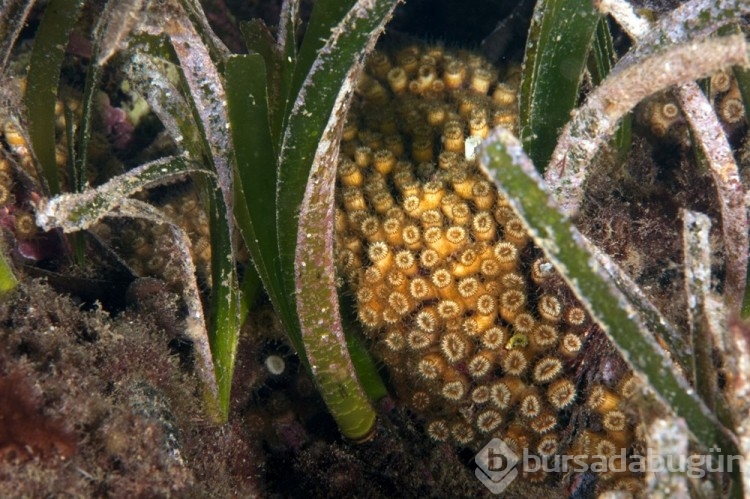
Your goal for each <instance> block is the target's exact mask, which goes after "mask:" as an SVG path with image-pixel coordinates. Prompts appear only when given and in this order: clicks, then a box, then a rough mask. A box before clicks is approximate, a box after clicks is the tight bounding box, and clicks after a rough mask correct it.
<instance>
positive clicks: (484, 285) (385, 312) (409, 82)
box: [336, 46, 640, 490]
mask: <svg viewBox="0 0 750 499" xmlns="http://www.w3.org/2000/svg"><path fill="white" fill-rule="evenodd" d="M518 76H519V75H518V69H517V68H516V67H510V68H507V69H506V71H505V72H504V81H500V79H499V77H498V70H497V69H495V68H494V67H493V66H492V65H490V64H489V63H488V62H487V61H486V60H484V59H483V58H481V57H480V56H477V55H474V54H471V53H468V52H452V51H448V50H445V49H443V48H441V47H417V46H409V47H406V48H403V49H400V50H398V51H396V52H395V53H393V54H387V53H385V52H377V53H375V54H374V55H373V56H372V57H371V58H370V60H369V62H368V65H367V70H366V74H364V75H363V76H362V78H361V80H360V83H359V89H358V96H357V98H356V101H355V103H354V104H353V106H352V110H351V112H350V115H349V117H348V122H347V124H346V126H345V129H344V132H343V139H342V143H341V155H340V158H339V166H338V201H337V202H338V210H337V216H336V236H337V242H336V243H337V249H336V253H337V262H338V263H337V265H338V268H339V272H340V273H341V274H342V275H343V276H345V279H346V281H347V282H348V284H349V286H350V289H351V290H352V291H353V292H354V294H355V296H356V304H357V312H358V317H359V320H360V322H361V323H362V324H363V326H364V328H365V331H366V333H367V334H368V336H369V337H370V338H371V340H372V343H373V349H374V351H375V352H376V354H377V355H378V356H379V358H380V359H381V360H382V361H383V362H384V364H385V365H386V366H387V367H388V370H389V373H390V375H391V376H392V379H393V381H394V383H393V384H394V386H395V387H396V391H397V392H398V395H399V397H400V398H401V399H402V400H404V401H405V403H406V404H407V405H409V406H410V407H411V408H412V409H413V410H415V411H416V412H417V413H419V414H420V415H422V416H423V417H424V419H425V421H426V423H425V426H426V431H427V433H428V435H429V436H430V437H431V438H432V439H434V440H437V441H443V442H450V443H453V444H456V445H459V446H465V447H469V448H473V449H475V450H476V449H479V448H481V447H482V446H483V445H485V444H486V443H487V442H488V441H489V440H490V439H491V438H493V437H496V436H498V437H501V438H502V439H503V440H504V441H505V442H506V443H507V444H508V445H509V446H510V447H511V448H513V449H514V450H516V451H517V452H519V454H520V453H521V452H523V450H524V449H527V450H528V452H530V453H533V454H536V455H538V456H542V457H544V456H549V457H551V456H555V455H559V454H563V453H567V454H571V453H572V454H576V455H589V456H593V455H599V456H609V455H614V454H619V453H620V452H621V451H625V452H628V451H629V449H631V448H632V446H633V445H634V444H635V442H636V441H637V439H636V438H635V435H634V432H633V429H634V428H635V427H636V425H635V423H636V421H635V418H634V417H633V415H632V414H630V413H628V412H626V411H625V410H624V408H623V401H624V399H626V398H627V397H628V396H629V395H631V394H632V392H633V391H634V386H635V382H634V378H633V377H632V375H631V373H630V372H629V371H628V370H627V369H626V368H625V367H624V365H623V364H622V362H621V361H619V359H616V358H615V360H614V363H615V364H616V365H617V367H616V368H614V369H612V371H613V374H611V375H610V376H607V377H605V378H606V379H604V380H602V376H599V377H598V378H597V380H596V381H595V380H593V379H590V378H591V377H587V376H585V375H583V374H582V373H583V372H585V371H586V369H587V367H586V361H584V358H583V357H584V354H583V351H584V350H585V349H587V347H588V346H590V345H592V344H595V343H596V341H595V340H594V339H595V337H601V333H600V332H599V331H598V329H597V328H596V326H595V325H594V324H593V323H592V321H591V320H590V319H589V318H588V316H587V314H586V312H585V311H584V310H583V309H582V308H581V307H580V306H579V304H578V303H577V302H576V300H575V298H573V297H572V295H571V293H570V292H569V291H568V290H567V289H566V288H565V286H564V284H563V283H562V281H561V280H560V278H559V277H557V276H556V275H555V272H554V269H553V268H552V266H551V265H550V264H549V263H548V262H547V261H546V260H545V259H544V257H543V255H542V254H541V252H540V251H539V250H538V249H536V248H535V247H534V246H533V244H532V243H531V241H530V240H529V237H528V236H527V233H526V230H525V228H524V226H523V224H522V222H521V221H520V220H519V219H518V218H516V216H515V215H514V213H513V211H512V210H511V209H510V208H509V206H508V204H507V203H506V201H505V200H504V199H503V198H502V197H500V196H499V195H498V193H497V191H496V189H495V187H494V185H493V184H491V183H490V182H488V181H487V180H486V179H485V178H484V176H483V175H482V174H481V173H480V172H479V170H478V168H477V164H476V162H475V160H474V159H473V154H472V149H473V145H474V144H475V143H478V142H479V139H481V138H483V137H485V136H486V134H487V133H488V130H489V128H490V127H493V126H497V125H503V126H505V127H508V128H516V127H517V119H518V116H517V111H516V97H517V85H518ZM590 354H591V352H587V354H586V355H587V356H589V355H590ZM610 355H611V354H610ZM611 356H612V355H611ZM613 357H616V356H613ZM584 413H585V415H582V414H584ZM574 419H575V423H574ZM547 476H548V474H547V473H546V472H544V471H540V472H535V473H531V474H528V476H527V479H529V480H535V481H542V480H546V479H547ZM600 484H601V488H602V489H603V490H604V489H612V488H618V489H623V488H624V489H633V488H635V489H637V488H639V486H640V485H639V484H640V478H639V477H637V476H633V475H630V474H628V473H627V472H625V473H620V474H610V475H606V476H601V477H600Z"/></svg>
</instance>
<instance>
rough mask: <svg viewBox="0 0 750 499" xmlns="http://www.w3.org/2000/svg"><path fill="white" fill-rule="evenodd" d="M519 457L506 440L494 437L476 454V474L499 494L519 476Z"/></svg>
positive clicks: (493, 491)
mask: <svg viewBox="0 0 750 499" xmlns="http://www.w3.org/2000/svg"><path fill="white" fill-rule="evenodd" d="M518 461H519V458H518V456H517V455H516V453H515V452H513V451H512V450H511V448H510V447H508V446H507V445H505V442H503V441H502V440H500V439H499V438H493V439H492V440H490V441H489V443H488V444H487V445H485V446H484V447H483V448H482V450H480V451H479V453H478V454H477V455H476V456H474V462H475V463H477V469H476V470H474V474H475V475H476V476H477V478H478V479H479V481H480V482H482V483H483V484H484V486H485V487H487V488H488V489H489V490H490V492H492V493H493V494H499V493H500V492H502V491H503V490H505V488H506V487H507V486H508V485H510V483H511V482H512V481H513V480H515V479H516V477H517V476H518V470H517V469H516V464H518Z"/></svg>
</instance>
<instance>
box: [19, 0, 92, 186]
mask: <svg viewBox="0 0 750 499" xmlns="http://www.w3.org/2000/svg"><path fill="white" fill-rule="evenodd" d="M82 7H83V0H50V2H49V4H48V5H47V8H46V10H45V11H44V17H43V18H42V22H41V24H40V25H39V29H38V31H37V35H36V39H35V40H34V48H33V49H32V51H31V61H30V63H29V74H28V77H27V80H26V81H27V82H26V94H25V96H24V103H25V104H26V109H27V112H28V118H29V138H30V139H31V146H32V148H33V149H34V154H35V155H36V157H37V159H38V160H39V163H40V164H41V167H42V173H43V175H41V177H42V178H43V179H44V184H45V186H46V189H47V192H48V193H49V194H53V195H54V194H59V193H60V179H59V175H58V172H57V161H56V160H55V100H56V99H57V86H58V81H59V79H60V67H61V66H62V60H63V57H64V56H65V47H67V45H68V36H69V35H70V32H71V30H72V29H73V25H74V24H75V22H76V20H77V19H78V14H79V12H80V11H81V8H82Z"/></svg>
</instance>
